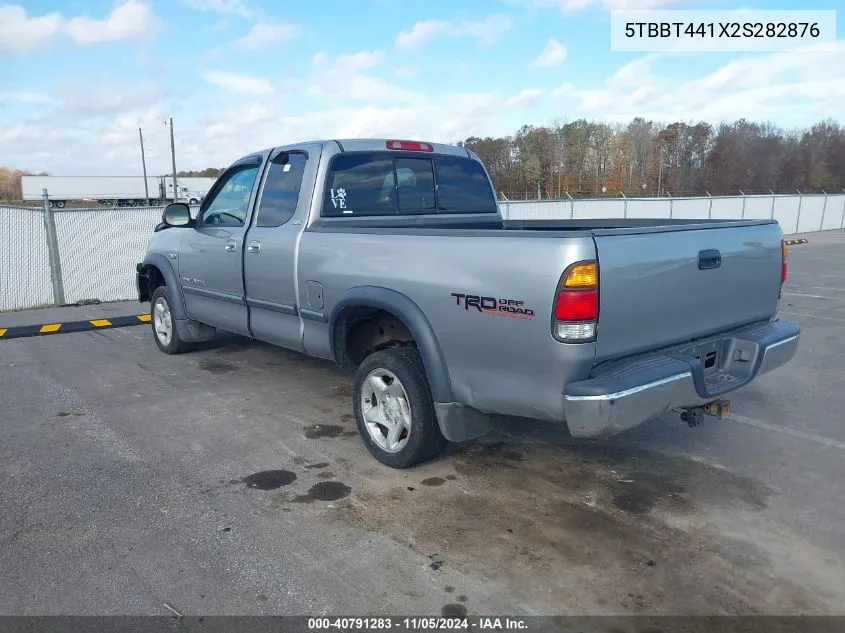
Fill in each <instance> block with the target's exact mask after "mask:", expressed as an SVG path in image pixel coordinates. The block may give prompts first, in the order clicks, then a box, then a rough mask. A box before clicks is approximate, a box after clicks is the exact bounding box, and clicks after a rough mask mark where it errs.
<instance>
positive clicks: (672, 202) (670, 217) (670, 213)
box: [666, 191, 675, 220]
mask: <svg viewBox="0 0 845 633" xmlns="http://www.w3.org/2000/svg"><path fill="white" fill-rule="evenodd" d="M666 195H667V196H669V219H670V220H671V219H672V208H673V207H674V205H675V198H673V197H672V194H671V193H669V192H668V191H667V192H666Z"/></svg>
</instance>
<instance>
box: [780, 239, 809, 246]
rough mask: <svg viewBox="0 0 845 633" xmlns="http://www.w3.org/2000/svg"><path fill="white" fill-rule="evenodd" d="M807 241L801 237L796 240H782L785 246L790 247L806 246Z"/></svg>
mask: <svg viewBox="0 0 845 633" xmlns="http://www.w3.org/2000/svg"><path fill="white" fill-rule="evenodd" d="M808 241H809V240H807V239H806V238H803V237H802V238H798V239H795V240H784V243H785V244H786V245H787V246H792V245H793V244H806V243H807V242H808Z"/></svg>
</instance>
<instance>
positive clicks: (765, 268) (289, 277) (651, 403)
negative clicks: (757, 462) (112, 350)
mask: <svg viewBox="0 0 845 633" xmlns="http://www.w3.org/2000/svg"><path fill="white" fill-rule="evenodd" d="M785 279H786V248H785V246H784V243H783V239H782V232H781V230H780V227H779V225H778V223H777V222H775V221H770V220H746V221H723V220H665V219H664V220H642V219H618V220H558V221H552V222H544V221H536V222H531V221H526V222H509V221H503V219H502V216H501V214H500V212H499V209H498V205H497V202H496V196H495V192H494V189H493V187H492V184H491V181H490V178H489V176H488V174H487V172H486V170H485V169H484V166H483V165H482V163H481V161H480V160H479V159H478V157H477V156H476V155H474V154H473V153H472V152H469V151H467V150H466V149H463V148H459V147H453V146H449V145H440V144H432V143H422V142H414V141H394V140H373V139H368V140H363V139H356V140H340V141H337V140H329V141H316V142H308V143H302V144H296V145H289V146H284V147H276V148H273V149H267V150H264V151H260V152H256V153H254V154H250V155H248V156H245V157H244V158H241V159H239V160H238V161H236V162H235V163H234V164H232V165H231V167H229V168H228V169H227V170H226V171H225V172H224V173H223V174H222V175H221V176H220V177H219V179H218V180H217V182H216V183H215V184H214V186H213V187H212V189H211V190H210V191H209V193H208V195H207V196H206V198H205V200H204V201H203V203H202V205H201V207H200V209H199V211H198V212H197V214H196V217H195V218H194V217H192V216H191V213H190V210H189V208H188V207H187V206H186V205H184V204H171V205H169V206H168V207H167V208H166V209H165V211H164V214H163V218H162V222H161V223H160V224H159V225H158V226H157V227H156V229H155V232H154V234H153V236H152V238H151V240H150V243H149V247H148V252H147V254H146V256H145V257H144V260H143V261H142V262H141V263H139V264H138V266H137V285H138V299H139V300H140V301H141V302H147V301H149V302H151V313H152V319H151V321H152V330H153V336H154V340H155V342H156V345H158V347H159V348H160V349H161V350H162V351H163V352H165V353H168V354H175V353H180V352H183V351H186V350H188V349H190V348H191V346H192V344H193V343H195V342H197V341H204V340H208V339H210V338H212V337H214V336H215V333H216V330H217V329H220V330H224V331H227V332H234V333H237V334H240V335H243V336H247V337H251V338H255V339H260V340H262V341H267V342H269V343H272V344H275V345H279V346H282V347H285V348H289V349H292V350H297V351H299V352H302V353H304V354H308V355H310V356H314V357H319V358H324V359H329V360H331V361H334V362H336V363H337V364H338V365H340V366H341V367H347V368H350V369H354V370H355V380H354V390H353V398H352V407H353V410H354V414H355V418H356V420H357V425H358V429H359V432H360V434H361V437H362V438H363V441H364V443H365V444H366V446H367V448H368V449H369V450H370V452H371V453H372V454H373V455H374V456H375V458H376V459H378V460H379V461H381V462H383V463H384V464H387V465H389V466H392V467H394V468H405V467H408V466H411V465H413V464H416V463H419V462H422V461H425V460H428V459H431V458H433V457H435V456H436V455H437V454H438V453H439V452H440V451H442V450H443V448H444V447H445V445H446V443H447V442H448V441H466V440H470V439H473V438H475V437H479V436H481V435H483V434H485V433H486V432H488V431H489V430H490V429H491V428H492V427H493V425H494V418H493V417H492V416H493V415H495V414H503V415H510V416H519V417H523V418H532V419H541V420H550V421H556V422H561V423H563V422H565V423H566V424H567V426H568V428H569V431H570V433H571V434H572V435H573V436H575V437H606V436H610V435H614V434H616V433H619V432H621V431H624V430H626V429H630V428H632V427H634V426H636V425H639V424H641V423H642V422H644V421H646V420H649V419H651V418H653V417H655V416H658V415H660V414H662V413H664V412H667V411H674V412H677V413H679V414H681V417H682V418H683V419H685V420H686V421H687V422H688V423H689V424H690V425H694V424H697V423H698V422H700V420H701V419H702V416H703V415H705V414H709V415H715V416H721V417H724V416H725V415H726V411H727V401H725V400H723V398H724V396H725V395H726V394H728V393H730V392H732V391H734V390H736V389H737V388H739V387H742V386H743V385H746V384H748V383H749V382H750V381H751V380H753V379H754V378H755V377H757V376H759V375H762V374H764V373H766V372H768V371H770V370H772V369H774V368H775V367H778V366H780V365H783V364H784V363H786V362H788V361H789V360H790V359H791V358H792V356H793V355H794V354H795V352H796V349H797V346H798V339H799V335H800V329H799V327H798V325H796V324H795V323H792V322H790V321H785V320H780V319H778V318H777V317H776V315H777V312H778V304H779V301H780V295H781V288H782V286H783V283H784V281H785ZM279 406H284V403H282V402H280V403H279Z"/></svg>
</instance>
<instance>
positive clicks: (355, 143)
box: [235, 138, 480, 162]
mask: <svg viewBox="0 0 845 633" xmlns="http://www.w3.org/2000/svg"><path fill="white" fill-rule="evenodd" d="M395 140H403V141H408V140H411V139H388V138H351V139H311V140H308V141H301V142H299V143H288V144H285V145H277V146H275V147H267V148H264V149H262V150H259V151H256V152H250V153H249V154H245V155H244V156H241V157H240V158H238V159H237V160H236V161H235V162H240V161H244V160H248V159H253V158H259V157H265V156H267V155H269V154H270V153H272V152H274V151H277V150H281V151H285V150H290V149H294V148H301V147H304V146H307V145H322V146H323V147H324V148H325V147H326V146H327V145H333V146H334V147H335V148H339V149H341V151H343V152H376V151H387V150H388V148H387V144H388V143H389V142H391V141H395ZM412 142H421V143H428V145H431V147H432V149H433V150H434V152H433V153H435V154H446V155H451V156H461V157H464V158H467V157H469V158H473V159H475V160H480V159H479V158H478V156H477V155H476V154H475V153H474V152H471V151H469V150H468V149H466V148H463V147H456V146H454V145H447V144H445V143H431V142H429V141H412ZM390 151H395V152H397V153H399V152H401V151H403V150H390Z"/></svg>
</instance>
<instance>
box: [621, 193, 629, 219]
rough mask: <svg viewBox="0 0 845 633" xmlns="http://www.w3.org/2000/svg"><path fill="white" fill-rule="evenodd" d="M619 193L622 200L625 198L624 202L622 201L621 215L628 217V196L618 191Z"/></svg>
mask: <svg viewBox="0 0 845 633" xmlns="http://www.w3.org/2000/svg"><path fill="white" fill-rule="evenodd" d="M619 195H620V196H622V199H623V200H625V202H623V203H622V217H623V218H627V217H628V196H626V195H625V194H624V193H622V192H621V191H620V192H619Z"/></svg>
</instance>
